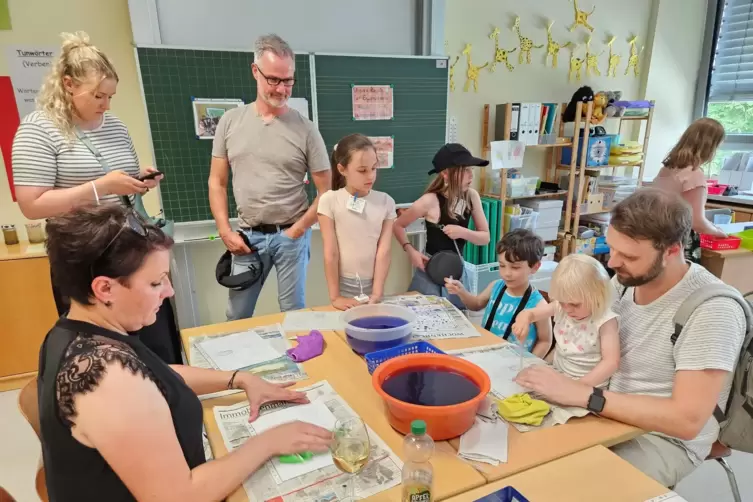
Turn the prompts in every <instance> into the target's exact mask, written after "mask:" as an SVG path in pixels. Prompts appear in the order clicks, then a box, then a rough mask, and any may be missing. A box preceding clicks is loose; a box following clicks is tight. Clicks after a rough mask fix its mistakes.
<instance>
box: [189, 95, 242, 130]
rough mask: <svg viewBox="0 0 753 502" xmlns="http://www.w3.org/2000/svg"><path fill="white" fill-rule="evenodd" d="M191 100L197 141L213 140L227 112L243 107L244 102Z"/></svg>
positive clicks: (236, 100) (237, 100) (235, 100)
mask: <svg viewBox="0 0 753 502" xmlns="http://www.w3.org/2000/svg"><path fill="white" fill-rule="evenodd" d="M191 100H192V103H191V106H192V107H193V120H194V130H195V132H196V138H197V139H213V138H214V133H215V131H216V130H217V124H219V122H220V118H221V117H222V116H223V115H225V112H227V111H228V110H232V109H233V108H238V107H239V106H243V100H240V99H199V98H191Z"/></svg>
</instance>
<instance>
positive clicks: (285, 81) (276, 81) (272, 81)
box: [255, 64, 295, 87]
mask: <svg viewBox="0 0 753 502" xmlns="http://www.w3.org/2000/svg"><path fill="white" fill-rule="evenodd" d="M255 66H256V70H257V71H258V72H259V74H260V75H261V76H262V77H264V79H265V80H266V81H267V83H268V84H269V85H271V86H278V85H280V84H282V85H284V86H285V87H293V85H294V84H295V78H280V77H268V76H266V75H264V72H263V71H261V68H259V65H258V64H257V65H255Z"/></svg>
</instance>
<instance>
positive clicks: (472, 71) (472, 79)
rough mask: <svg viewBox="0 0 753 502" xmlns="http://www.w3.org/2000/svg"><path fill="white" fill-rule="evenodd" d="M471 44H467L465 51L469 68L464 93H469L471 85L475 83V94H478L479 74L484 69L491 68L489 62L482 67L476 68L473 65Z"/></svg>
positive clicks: (466, 72)
mask: <svg viewBox="0 0 753 502" xmlns="http://www.w3.org/2000/svg"><path fill="white" fill-rule="evenodd" d="M471 49H472V46H471V44H465V49H463V54H464V55H465V62H466V64H467V68H466V71H465V86H464V87H463V92H468V90H469V89H470V88H471V83H473V92H478V76H479V73H480V72H481V70H482V69H483V68H486V67H487V66H489V62H488V61H487V62H486V63H484V64H483V65H481V66H476V65H474V64H473V61H472V60H471Z"/></svg>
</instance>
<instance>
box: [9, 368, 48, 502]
mask: <svg viewBox="0 0 753 502" xmlns="http://www.w3.org/2000/svg"><path fill="white" fill-rule="evenodd" d="M18 409H19V410H20V411H21V414H22V415H23V416H24V418H25V419H26V421H27V422H29V425H31V428H32V429H34V432H35V433H36V435H37V438H38V439H39V441H42V429H41V426H40V425H39V399H38V392H37V379H36V378H34V379H32V380H31V381H30V382H29V383H27V384H26V385H25V386H24V388H23V389H21V393H20V394H19V395H18ZM34 484H35V485H36V489H37V495H39V498H40V499H42V502H48V501H49V497H48V496H47V483H46V480H45V475H44V464H43V463H42V454H41V453H40V455H39V462H38V463H37V475H36V477H35V479H34ZM0 501H2V498H0Z"/></svg>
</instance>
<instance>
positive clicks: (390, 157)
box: [369, 136, 395, 169]
mask: <svg viewBox="0 0 753 502" xmlns="http://www.w3.org/2000/svg"><path fill="white" fill-rule="evenodd" d="M369 139H370V140H371V142H372V143H374V147H376V152H377V161H378V162H379V164H378V165H377V167H378V168H379V169H392V168H393V167H394V166H395V138H393V137H392V136H369Z"/></svg>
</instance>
